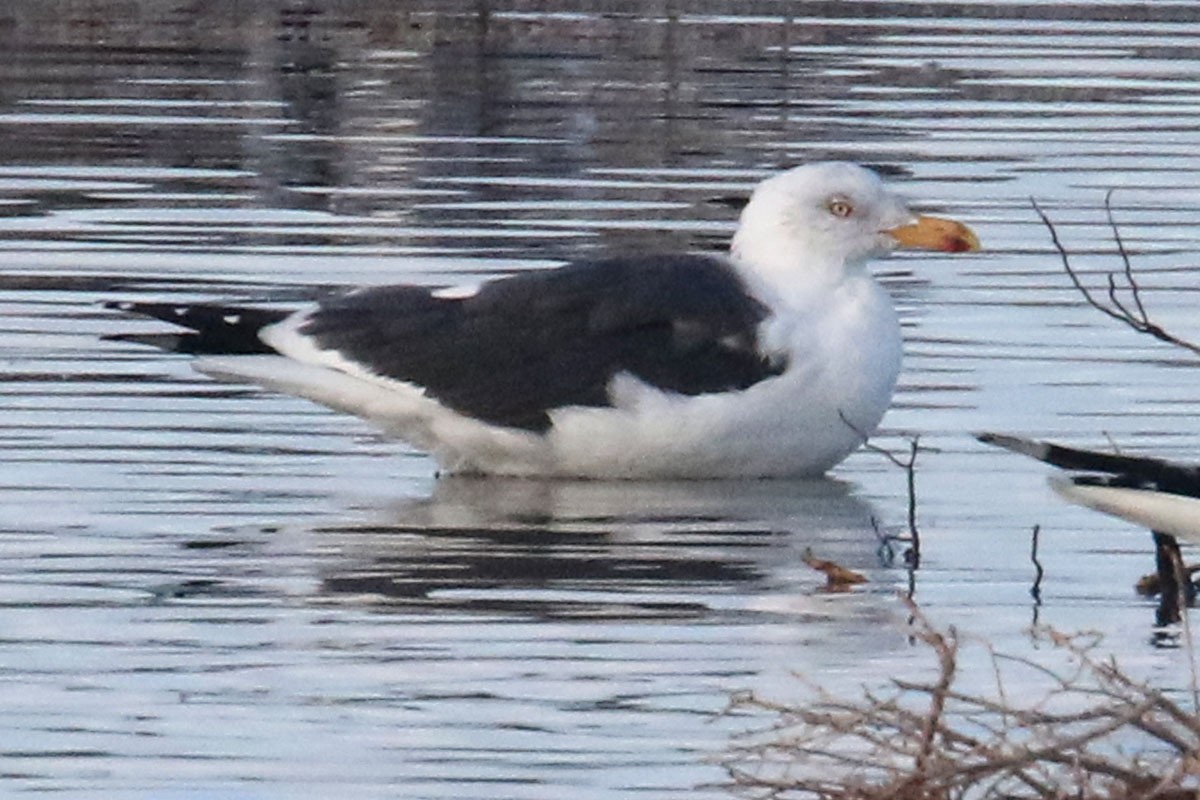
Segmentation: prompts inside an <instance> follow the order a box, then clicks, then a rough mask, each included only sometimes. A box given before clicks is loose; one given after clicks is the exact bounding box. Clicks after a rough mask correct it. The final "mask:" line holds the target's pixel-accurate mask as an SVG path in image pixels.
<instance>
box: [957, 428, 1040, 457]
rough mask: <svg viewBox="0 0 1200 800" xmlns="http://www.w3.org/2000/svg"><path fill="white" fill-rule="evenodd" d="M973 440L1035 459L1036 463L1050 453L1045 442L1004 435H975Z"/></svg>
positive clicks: (985, 433) (988, 433)
mask: <svg viewBox="0 0 1200 800" xmlns="http://www.w3.org/2000/svg"><path fill="white" fill-rule="evenodd" d="M975 438H976V439H978V440H979V441H981V442H983V443H984V444H990V445H992V446H993V447H1002V448H1004V449H1005V450H1010V451H1012V452H1014V453H1019V454H1021V455H1023V456H1029V457H1030V458H1036V459H1037V460H1038V461H1045V460H1046V456H1047V455H1048V454H1049V452H1050V445H1048V444H1046V443H1045V442H1039V441H1037V440H1036V439H1024V438H1022V437H1020V436H1010V435H1008V434H1004V433H991V432H984V433H977V434H975Z"/></svg>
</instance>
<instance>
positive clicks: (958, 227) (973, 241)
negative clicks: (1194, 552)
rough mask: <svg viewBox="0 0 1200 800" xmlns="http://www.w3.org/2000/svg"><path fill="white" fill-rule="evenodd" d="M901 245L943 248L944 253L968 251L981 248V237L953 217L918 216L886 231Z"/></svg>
mask: <svg viewBox="0 0 1200 800" xmlns="http://www.w3.org/2000/svg"><path fill="white" fill-rule="evenodd" d="M884 233H887V234H888V235H889V236H891V237H892V238H893V239H895V240H896V241H897V242H899V243H900V246H901V247H915V248H919V249H922V250H941V251H942V252H944V253H967V252H972V251H975V250H978V249H979V237H977V236H976V235H975V232H974V231H973V230H971V229H970V228H968V227H967V226H966V225H963V224H962V223H961V222H955V221H954V220H952V219H942V218H941V217H917V221H916V222H914V223H913V224H911V225H901V226H900V227H898V228H891V229H890V230H887V231H884Z"/></svg>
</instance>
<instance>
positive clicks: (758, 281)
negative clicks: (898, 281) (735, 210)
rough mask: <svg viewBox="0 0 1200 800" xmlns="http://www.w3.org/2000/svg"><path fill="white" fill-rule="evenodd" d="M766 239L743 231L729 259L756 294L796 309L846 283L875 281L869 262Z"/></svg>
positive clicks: (782, 239)
mask: <svg viewBox="0 0 1200 800" xmlns="http://www.w3.org/2000/svg"><path fill="white" fill-rule="evenodd" d="M790 239H792V237H781V236H774V237H763V236H756V235H755V234H754V233H753V232H748V231H747V230H746V229H744V228H743V229H740V230H738V232H737V235H735V236H734V238H733V244H732V246H731V247H730V257H731V258H732V260H733V263H734V265H735V266H736V267H737V269H738V271H739V272H741V274H742V275H743V276H744V278H745V279H746V281H747V282H748V283H749V284H750V285H751V288H752V289H755V290H756V292H757V293H759V294H764V295H767V296H768V297H770V298H773V299H775V300H777V301H779V302H783V303H786V304H787V305H790V306H793V307H802V306H808V305H812V304H814V303H819V302H821V298H822V297H828V296H829V295H830V294H831V293H833V292H834V291H835V290H836V289H837V288H838V287H840V286H842V285H843V284H846V283H847V282H850V283H854V282H858V281H861V280H864V279H866V280H872V278H871V276H870V273H869V272H868V271H867V269H866V260H865V259H858V260H848V259H847V258H846V257H845V256H844V255H843V254H842V253H839V252H837V251H836V250H834V249H832V248H825V247H820V246H813V245H812V243H809V242H803V241H795V240H790Z"/></svg>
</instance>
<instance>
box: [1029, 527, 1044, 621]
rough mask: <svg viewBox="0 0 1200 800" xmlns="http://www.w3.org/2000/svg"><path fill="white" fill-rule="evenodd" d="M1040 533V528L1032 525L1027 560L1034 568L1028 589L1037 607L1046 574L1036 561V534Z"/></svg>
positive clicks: (1039, 603) (1040, 599)
mask: <svg viewBox="0 0 1200 800" xmlns="http://www.w3.org/2000/svg"><path fill="white" fill-rule="evenodd" d="M1041 532H1042V526H1041V525H1034V526H1033V535H1032V536H1031V537H1030V543H1029V559H1030V560H1031V561H1032V562H1033V568H1034V578H1033V586H1031V587H1030V589H1029V593H1030V594H1031V595H1033V599H1034V602H1036V603H1037V604H1038V605H1039V606H1040V605H1041V604H1042V576H1043V575H1045V574H1046V573H1045V570H1043V569H1042V562H1040V561H1038V534H1040V533H1041Z"/></svg>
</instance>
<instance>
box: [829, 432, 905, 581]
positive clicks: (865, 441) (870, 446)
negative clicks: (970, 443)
mask: <svg viewBox="0 0 1200 800" xmlns="http://www.w3.org/2000/svg"><path fill="white" fill-rule="evenodd" d="M838 416H839V417H840V418H841V420H842V422H843V423H844V424H845V425H846V427H848V428H850V430H852V431H854V432H855V433H856V434H858V436H859V438H861V439H862V446H863V447H864V448H866V449H867V450H870V451H871V452H872V453H878V454H879V455H881V456H883V457H884V458H886V459H887V460H888V461H890V462H892V464H894V465H895V466H897V467H899V468H900V469H902V470H904V475H905V484H906V486H907V489H908V535H909V539H910V541H911V542H912V548H911V550H910V551H909V552H910V557H909V558H908V563H909V566H910V567H911V568H912V569H914V570H915V569H917V568H918V567H919V566H920V565H921V532H920V530H918V529H917V454H918V453H919V452H921V451H922V450H923V449H924V448H922V447H921V437H920V436H917V435H913V436H910V437H908V449H909V452H908V459H907V460H904V459H901V458H900V457H899V456H897V455H896V454H895V453H893V452H892V451H890V450H887V449H886V448H883V447H880V446H879V445H877V444H875V443H874V442H872V441H871V440H870V437H869V436H868V435H867V433H866V431H864V430H862V429H861V428H859V427H858V426H857V425H855V424H854V423H853V422H851V421H850V418H849V417H847V416H846V414H845V413H844V412H843V411H841V410H840V409H839V410H838Z"/></svg>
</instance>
